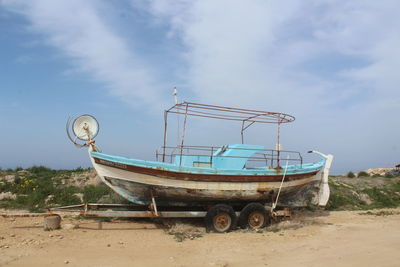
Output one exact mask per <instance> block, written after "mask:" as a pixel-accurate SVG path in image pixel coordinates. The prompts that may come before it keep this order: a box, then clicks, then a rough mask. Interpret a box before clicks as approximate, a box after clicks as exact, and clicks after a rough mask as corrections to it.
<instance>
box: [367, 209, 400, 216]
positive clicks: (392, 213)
mask: <svg viewBox="0 0 400 267" xmlns="http://www.w3.org/2000/svg"><path fill="white" fill-rule="evenodd" d="M398 214H400V212H393V211H385V210H381V211H377V212H372V211H367V212H361V213H359V215H374V216H389V215H398Z"/></svg>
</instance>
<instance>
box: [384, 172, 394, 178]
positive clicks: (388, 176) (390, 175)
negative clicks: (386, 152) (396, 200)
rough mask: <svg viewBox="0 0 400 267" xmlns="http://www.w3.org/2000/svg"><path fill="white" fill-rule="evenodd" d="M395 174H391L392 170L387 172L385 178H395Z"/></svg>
mask: <svg viewBox="0 0 400 267" xmlns="http://www.w3.org/2000/svg"><path fill="white" fill-rule="evenodd" d="M393 177H394V175H393V174H391V173H390V172H387V173H385V178H393Z"/></svg>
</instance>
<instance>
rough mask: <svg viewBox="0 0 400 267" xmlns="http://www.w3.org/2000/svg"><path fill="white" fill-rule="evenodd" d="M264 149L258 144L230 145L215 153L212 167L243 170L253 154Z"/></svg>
mask: <svg viewBox="0 0 400 267" xmlns="http://www.w3.org/2000/svg"><path fill="white" fill-rule="evenodd" d="M264 150H265V147H263V146H257V145H244V144H236V145H228V146H225V147H222V148H220V149H218V150H217V152H216V153H214V157H213V160H212V167H213V168H216V169H224V170H242V169H244V165H245V164H246V162H247V160H248V159H249V158H250V157H251V156H253V155H254V154H255V153H257V152H263V151H264Z"/></svg>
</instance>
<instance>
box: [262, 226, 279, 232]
mask: <svg viewBox="0 0 400 267" xmlns="http://www.w3.org/2000/svg"><path fill="white" fill-rule="evenodd" d="M266 230H267V232H272V233H277V232H279V231H280V230H281V229H279V228H278V227H268V228H266Z"/></svg>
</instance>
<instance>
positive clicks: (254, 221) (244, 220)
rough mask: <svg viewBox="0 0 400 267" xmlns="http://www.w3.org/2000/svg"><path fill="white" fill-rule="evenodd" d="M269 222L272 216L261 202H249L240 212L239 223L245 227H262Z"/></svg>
mask: <svg viewBox="0 0 400 267" xmlns="http://www.w3.org/2000/svg"><path fill="white" fill-rule="evenodd" d="M269 223H270V216H268V212H267V211H266V209H265V208H264V206H263V205H261V204H260V203H249V204H247V205H246V206H245V207H244V208H243V210H242V211H241V212H240V216H239V225H240V227H241V228H243V229H245V228H249V229H260V228H263V227H265V226H266V225H267V224H269Z"/></svg>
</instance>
